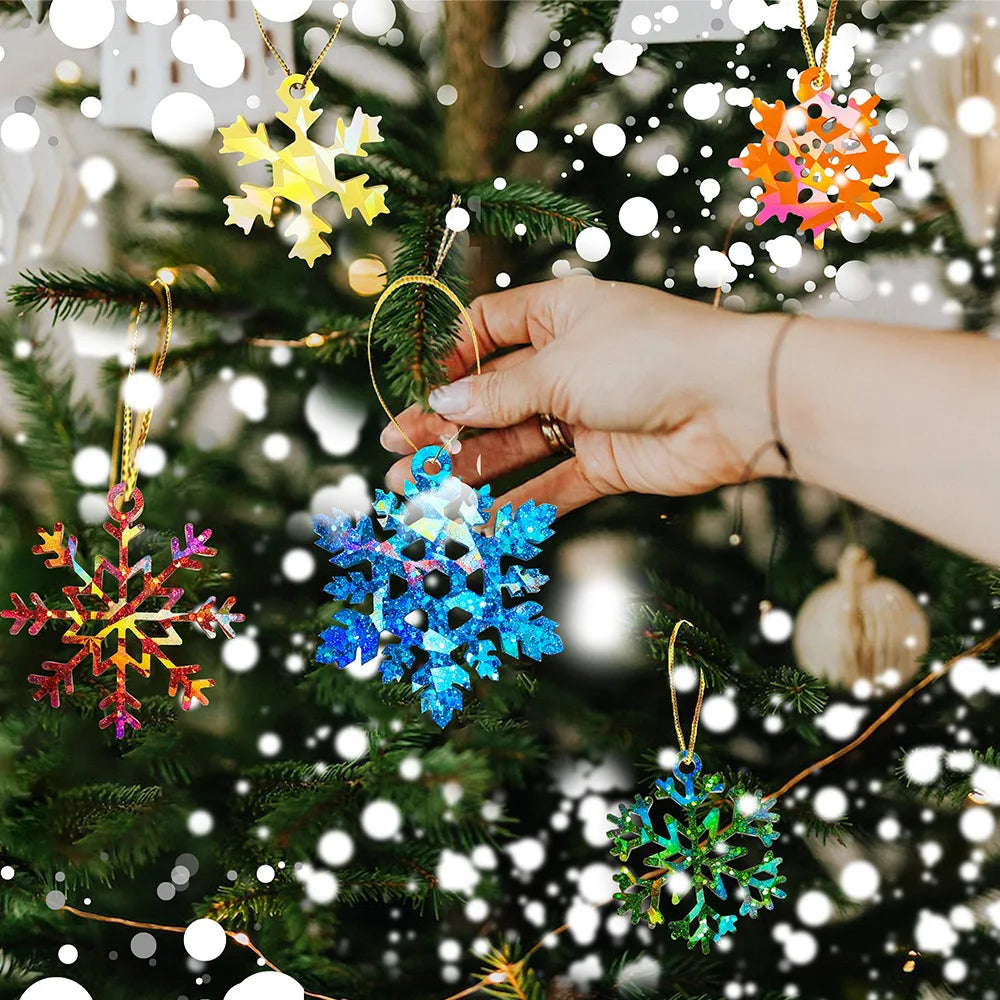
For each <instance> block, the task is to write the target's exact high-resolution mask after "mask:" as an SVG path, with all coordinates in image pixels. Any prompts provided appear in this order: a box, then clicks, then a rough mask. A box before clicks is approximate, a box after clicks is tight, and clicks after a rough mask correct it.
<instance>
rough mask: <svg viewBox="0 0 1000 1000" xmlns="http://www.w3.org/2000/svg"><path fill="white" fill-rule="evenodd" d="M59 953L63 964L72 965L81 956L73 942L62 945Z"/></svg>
mask: <svg viewBox="0 0 1000 1000" xmlns="http://www.w3.org/2000/svg"><path fill="white" fill-rule="evenodd" d="M57 955H58V958H59V961H60V962H62V964H63V965H72V964H73V963H74V962H75V961H76V960H77V959H78V958H79V957H80V953H79V952H78V951H77V950H76V947H75V946H74V945H71V944H64V945H61V946H60V948H59V951H58V952H57Z"/></svg>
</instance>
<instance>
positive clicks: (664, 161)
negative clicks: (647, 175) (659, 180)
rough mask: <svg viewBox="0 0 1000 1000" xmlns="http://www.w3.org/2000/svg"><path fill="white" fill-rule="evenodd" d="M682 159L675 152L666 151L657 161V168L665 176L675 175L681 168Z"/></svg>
mask: <svg viewBox="0 0 1000 1000" xmlns="http://www.w3.org/2000/svg"><path fill="white" fill-rule="evenodd" d="M680 166H681V164H680V161H679V160H678V159H677V157H676V156H674V154H673V153H664V154H663V156H661V157H660V158H659V159H658V160H657V161H656V169H657V171H658V172H659V173H660V174H662V175H663V176H664V177H673V175H674V174H676V173H677V171H678V170H680Z"/></svg>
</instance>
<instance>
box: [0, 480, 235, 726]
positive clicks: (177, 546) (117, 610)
mask: <svg viewBox="0 0 1000 1000" xmlns="http://www.w3.org/2000/svg"><path fill="white" fill-rule="evenodd" d="M124 493H125V484H124V483H119V484H118V485H117V486H114V487H112V489H111V491H110V492H109V493H108V497H107V506H108V514H109V515H110V517H111V520H110V521H107V522H105V524H104V530H105V531H106V532H107V533H108V534H109V535H111V537H112V538H114V539H115V540H116V541H117V542H118V565H117V566H115V565H113V564H112V563H110V562H108V560H107V559H105V558H104V557H103V556H99V557H97V558H96V559H95V562H94V573H93V575H91V574H90V573H88V572H87V570H85V569H84V568H83V566H81V565H80V563H79V562H78V561H77V541H76V537H75V536H74V535H70V536H69V539H68V540H66V537H65V530H66V529H65V528H64V527H63V525H62V524H56V526H55V527H54V528H53V529H52V531H51V532H48V531H45V530H43V529H39V531H38V534H39V535H40V536H41V539H42V542H41V544H40V545H36V546H34V547H33V548H32V552H34V553H35V555H47V556H49V557H50V558H48V559H46V560H45V565H46V566H47V567H48V568H49V569H55V568H56V567H61V566H65V567H72V569H73V572H75V573H76V575H77V576H78V577H79V578H80V579H81V580H82V581H83V585H82V586H76V587H70V586H67V587H63V593H64V594H65V595H66V596H67V597H68V598H69V601H70V604H71V605H72V607H71V608H66V609H53V608H49V607H47V606H46V605H45V603H44V602H43V600H42V598H41V597H39V596H38V594H32V595H31V596H30V598H29V600H30V606H29V605H28V604H27V603H25V601H24V600H22V599H21V597H20V596H19V595H18V594H11V595H10V599H11V601H12V602H13V604H14V608H13V610H5V611H0V617H2V618H10V619H11V620H12V624H11V627H10V631H11V634H12V635H16V634H17V633H18V632H20V631H21V629H22V628H24V626H25V625H27V626H28V634H29V635H35V634H37V633H38V632H39V631H41V629H42V628H44V627H45V625H47V624H48V623H49V622H50V621H65V622H67V623H68V628H67V629H66V632H65V633H64V634H63V642H65V643H67V644H69V645H73V646H79V647H80V650H79V652H77V653H76V654H75V655H74V656H73V657H72V658H70V659H69V660H68V661H66V662H65V663H57V662H55V661H52V660H47V661H46V662H44V663H43V664H42V669H43V670H44V671H45V673H41V674H32V675H31V676H30V677H29V678H28V680H29V681H31V683H32V684H37V685H38V690H37V691H36V692H35V701H40V700H41V699H42V698H45V697H47V698H48V699H49V702H50V704H51V705H52V707H53V708H58V707H59V694H60V688H61V689H62V691H63V692H65V693H66V694H72V693H73V684H74V680H73V672H74V670H75V669H76V668H77V666H79V664H80V663H81V662H83V661H84V660H86V659H87V658H88V657H90V658H91V659H92V660H93V665H94V666H93V669H94V676H95V677H102V676H103V675H104V674H106V673H108V672H109V671H113V672H114V677H115V688H114V690H113V691H111V692H109V693H108V695H107V696H106V697H105V698H104V699H102V701H101V702H100V707H101V708H102V709H104V710H106V711H107V714H106V715H105V716H104V718H103V719H101V721H100V727H101V729H106V728H108V727H109V726H114V727H115V735H116V736H117V737H118V739H122V737H123V736H124V735H125V727H126V726H130V727H131V728H132V729H139V728H141V723H140V722H139V720H138V719H137V718H136V717H135V715H133V714H132V712H133V710H137V709H138V708H139V706H140V702H139V700H138V698H136V697H135V696H134V695H132V694H130V693H129V691H128V670H129V668H130V667H131V668H132V670H134V671H135V672H136V673H137V674H140V675H141V676H142V677H148V676H149V671H150V661H151V659H152V658H153V657H155V658H156V659H157V660H158V661H159V662H160V663H162V664H163V666H165V667H166V668H167V670H168V671H169V674H170V679H169V685H168V688H167V693H168V694H169V695H170V696H171V697H173V696H174V695H175V694H177V692H178V691H180V693H181V706H182V707H183V708H184V709H185V710H187V709H189V708H190V707H191V705H192V704H193V703H194V702H195V701H197V702H200V703H201V704H202V705H207V704H208V697H207V696H206V694H205V692H206V691H207V690H208V688H210V687H212V685H213V683H214V682H213V681H212V680H211V679H209V678H207V677H201V678H198V679H197V680H195V679H194V678H195V675H196V674H198V673H199V672H200V671H201V667H200V666H199V665H198V664H196V663H193V664H189V665H186V664H185V665H178V664H175V663H174V662H173V660H172V659H171V658H170V656H168V654H167V651H166V650H165V649H164V647H166V646H177V645H180V643H181V638H180V636H179V635H178V634H177V632H176V631H175V630H174V626H175V625H178V624H180V623H181V622H191V623H192V624H194V625H197V626H198V627H199V628H200V629H201V630H202V631H203V632H204V633H205V634H206V635H207V636H208V637H209V638H214V636H215V632H216V629H220V630H221V631H222V633H223V634H224V635H226V636H229V637H232V636H233V635H234V633H233V630H232V628H231V625H232V623H233V622H241V621H243V615H241V614H236V613H234V612H233V610H232V608H233V604H234V603H235V601H236V598H235V597H227V598H226V600H225V602H224V603H223V604H222V606H221V607H218V608H217V607H216V606H215V598H214V597H210V598H209V599H208V600H207V601H205V602H204V603H203V604H200V605H198V607H196V608H194V609H193V610H191V611H176V612H175V611H174V605H175V604H176V603H177V602H178V601H179V600H180V598H181V596H182V595H183V593H184V590H183V588H182V587H168V586H166V583H167V581H168V580H169V579H170V577H171V576H173V574H174V573H175V572H176V571H177V570H179V569H193V570H199V569H201V566H202V563H201V559H209V558H211V557H212V556H214V555H215V554H216V551H215V549H212V548H209V546H208V545H207V544H206V543H207V542H208V539H209V538H210V537H211V535H212V532H211V531H210V530H208V529H206V530H205V531H203V532H201V534H199V535H196V534H195V533H194V528H193V526H192V525H190V524H188V525H185V527H184V543H183V546H184V547H183V548H182V547H181V544H182V543H181V542H180V540H179V539H177V538H174V539H172V540H171V542H170V555H171V558H170V562H169V563H168V564H167V565H166V566H165V567H164V568H163V569H162V570H161V571H160V572H159V573H157V574H155V575H154V574H153V573H152V572H151V568H152V560H151V557H150V556H148V555H147V556H143V557H142V558H141V559H140V560H139V561H138V562H136V563H134V564H131V563H130V561H129V560H130V557H129V551H128V549H129V545H130V544H131V543H132V541H133V540H134V539H135V538H136V537H138V536H139V535H140V534H142V532H143V531H145V528H144V526H143V525H142V524H140V523H139V517H140V516H141V514H142V508H143V501H142V494H141V493H140V492H139V490H137V489H136V490H133V493H132V508H131V509H130V510H119V509H118V506H117V504H118V502H119V498H122V496H123V494H124ZM124 503H127V501H124V502H123V506H124ZM105 574H107V575H108V576H110V578H111V579H112V580H114V581H115V582H116V583H117V587H115V586H114V585H112V587H111V588H107V587H106V586H105ZM133 579H137V580H138V582H139V583H140V584H141V587H140V588H139V589H138V592H137V593H135V592H134V591H135V588H134V587H133V588H131V589H132V590H133V593H132V594H131V595H130V593H129V590H130V587H129V583H130V581H132V580H133ZM156 605H159V606H158V607H157V606H156ZM88 625H90V626H91V627H92V629H93V631H91V632H89V633H85V632H84V629H85V628H86V627H87V626H88ZM151 630H153V633H154V634H150V631H151ZM130 635H131V636H132V637H134V638H135V639H138V641H139V644H140V648H141V656H140V657H139V658H138V659H136V658H135V657H134V656H133V655H132V654H131V653H130V652H129V650H128V642H127V640H128V637H129V636H130ZM108 639H113V640H116V641H115V646H114V651H113V652H112V653H111V654H110V655H109V656H107V657H106V658H105V657H103V656H102V651H103V648H104V644H105V641H106V640H108Z"/></svg>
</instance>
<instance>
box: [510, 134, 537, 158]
mask: <svg viewBox="0 0 1000 1000" xmlns="http://www.w3.org/2000/svg"><path fill="white" fill-rule="evenodd" d="M514 145H515V146H517V148H518V149H519V150H520V151H521V152H522V153H530V152H532V150H534V149H536V148H537V146H538V136H537V135H535V133H534V132H532V131H531V130H530V129H523V130H522V131H520V132H518V133H517V136H516V137H515V138H514Z"/></svg>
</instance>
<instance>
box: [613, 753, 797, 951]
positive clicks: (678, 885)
mask: <svg viewBox="0 0 1000 1000" xmlns="http://www.w3.org/2000/svg"><path fill="white" fill-rule="evenodd" d="M619 813H620V815H618V816H615V815H614V814H613V813H611V814H609V815H608V819H609V820H610V821H611V822H612V823H613V824H614V829H612V830H609V831H608V837H609V838H611V840H612V842H613V844H614V846H613V847H612V849H611V853H612V854H614V855H615V856H616V857H618V858H619V859H620V860H622V861H629V860H630V859H631V861H632V862H633V866H634V867H635V868H636V869H637V871H638V874H636V873H634V872H633V871H631V870H630V869H629V868H628V867H623V868H622V869H621V871H620V872H619V873H618V874H617V875H615V877H614V879H615V881H616V882H617V883H618V885H619V887H620V889H621V891H620V892H616V893H615V895H614V898H615V899H617V900H618V901H619V903H620V906H619V910H618V912H619V913H622V914H626V913H627V914H630V915H631V917H632V922H633V923H638V922H639V921H640V920H641V919H642V918H643V917H645V918H646V920H648V921H649V923H650V925H655V924H661V923H663V922H664V915H663V909H662V907H661V902H660V896H661V894H662V893H663V891H664V889H666V891H667V892H668V893H670V895H671V897H672V902H673V904H674V905H675V906H677V905H686V903H684V902H682V900H683V899H684V897H685V896H686V895H687V894H688V893H689V892H691V891H692V890H693V892H694V900H693V905H692V906H691V909H690V910H689V911H688V912H687V913H686V914H684V915H683V916H681V917H679V918H678V919H677V920H673V921H671V922H670V923H669V924H668V926H669V928H670V933H671V936H672V937H674V938H677V939H681V940H686V941H687V944H688V947H689V948H693V947H694V946H695V945H696V944H699V945H701V949H702V951H705V952H707V951H708V950H709V942H710V941H718V940H719V939H720V938H721V937H722V936H723V935H724V934H728V933H729V932H730V931H733V930H735V929H736V921H737V918H738V917H740V916H750V917H756V916H757V911H758V910H759V909H761V908H762V907H765V908H766V909H769V910H770V909H771V908H772V906H773V903H774V900H775V899H782V898H784V895H785V893H784V891H783V890H782V889H780V888H779V885H780V883H782V882H784V881H785V878H784V876H783V875H779V874H778V865H779V864H781V858H776V857H775V856H774V854H773V853H772V852H771V851H767V852H766V853H765V854H764V856H763V858H762V859H761V860H760V861H759V862H757V863H756V864H750V865H748V866H745V867H737V866H736V865H735V864H734V862H736V861H738V860H739V859H740V858H743V857H744V856H745V855H746V854H747V848H746V847H743V846H740V845H739V844H733V843H732V841H733V840H734V839H735V838H738V837H754V838H757V839H758V840H760V841H761V843H762V844H763V845H764V846H765V847H770V846H771V844H772V843H773V842H774V841H775V840H776V839H777V838H778V834H777V833H775V831H774V823H775V822H776V821H777V819H778V817H777V815H776V814H775V813H773V812H770V811H769V810H768V808H767V806H766V805H765V804H764V803H763V802H762V801H761V799H760V798H759V796H757V795H755V794H753V793H750V792H748V791H747V790H746V789H744V788H743V787H742V786H741V785H737V786H735V787H733V788H730V789H727V788H726V785H725V782H724V781H723V780H722V778H721V777H720V776H719V775H718V774H713V775H709V776H708V777H701V760H700V759H699V758H698V756H697V755H696V754H694V755H692V757H691V762H690V763H686V762H685V760H684V759H683V755H682V757H681V759H679V760H678V762H677V764H676V765H675V766H674V771H673V779H672V780H669V781H664V780H662V779H661V780H659V781H657V782H656V788H655V790H654V793H653V795H651V796H645V797H643V796H641V795H639V796H636V800H635V803H634V804H633V805H631V806H624V805H623V806H619ZM672 813H679V814H680V815H679V816H675V815H672ZM636 862H639V864H638V865H637V864H636ZM642 866H644V867H645V868H648V869H649V871H648V872H645V873H643V872H642V871H641V867H642ZM652 872H657V873H658V874H656V875H652V874H651V873H652ZM727 882H728V883H730V884H729V885H728V886H727ZM734 884H735V885H734ZM733 888H735V889H736V895H737V897H738V898H739V899H740V900H741V902H740V907H739V913H738V914H736V913H726V914H723V913H720V912H719V911H718V910H717V909H716V908H715V907H716V904H715V903H714V901H711V900H706V898H705V891H706V890H710V891H711V892H712V893H713V894H714V895H715V897H716V898H717V899H719V900H722V901H726V900H728V899H729V894H730V891H731V890H732V889H733Z"/></svg>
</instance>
